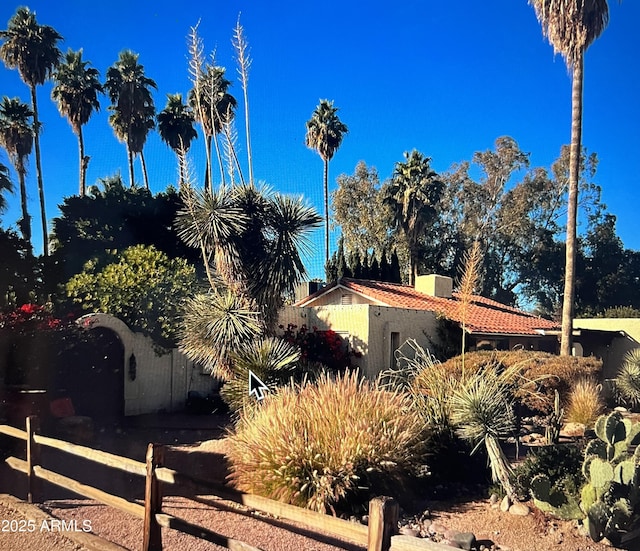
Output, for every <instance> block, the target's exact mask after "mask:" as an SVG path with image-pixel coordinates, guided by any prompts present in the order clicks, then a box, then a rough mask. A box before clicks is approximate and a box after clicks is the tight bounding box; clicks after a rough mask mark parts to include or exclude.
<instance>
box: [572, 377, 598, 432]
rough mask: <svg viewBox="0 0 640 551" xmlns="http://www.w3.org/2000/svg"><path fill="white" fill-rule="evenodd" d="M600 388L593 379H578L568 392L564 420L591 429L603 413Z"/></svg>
mask: <svg viewBox="0 0 640 551" xmlns="http://www.w3.org/2000/svg"><path fill="white" fill-rule="evenodd" d="M601 391H602V387H601V385H599V384H598V383H597V382H596V381H594V380H593V379H586V378H585V379H579V380H578V381H576V383H575V384H574V386H573V388H572V389H571V390H570V392H569V400H568V404H567V407H566V414H565V420H566V421H568V422H570V423H581V424H583V425H584V426H585V427H593V425H594V423H595V422H596V419H597V418H598V417H600V415H602V413H603V412H604V403H603V401H602V394H601Z"/></svg>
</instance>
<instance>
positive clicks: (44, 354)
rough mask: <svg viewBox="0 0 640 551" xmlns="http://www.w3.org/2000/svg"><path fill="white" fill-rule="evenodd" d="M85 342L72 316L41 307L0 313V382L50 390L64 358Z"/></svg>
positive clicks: (29, 307)
mask: <svg viewBox="0 0 640 551" xmlns="http://www.w3.org/2000/svg"><path fill="white" fill-rule="evenodd" d="M83 338H86V336H85V335H84V332H83V331H82V329H81V328H79V327H78V326H77V325H76V323H75V319H74V316H73V315H68V316H64V317H57V316H55V315H54V314H53V313H52V312H51V310H50V309H49V308H47V307H45V306H41V305H38V304H23V305H22V306H19V307H18V308H14V309H12V310H7V311H4V312H0V381H2V382H4V383H5V384H6V385H22V386H27V387H32V388H50V387H51V385H52V384H54V380H53V379H54V378H55V376H56V373H57V371H58V370H59V369H60V368H61V367H60V363H61V358H62V356H63V355H64V354H65V352H67V351H68V350H69V349H70V348H71V347H72V346H73V345H74V344H75V343H77V342H78V341H79V340H80V339H83Z"/></svg>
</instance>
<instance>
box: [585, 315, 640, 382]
mask: <svg viewBox="0 0 640 551" xmlns="http://www.w3.org/2000/svg"><path fill="white" fill-rule="evenodd" d="M573 327H574V328H575V329H592V330H599V331H622V332H624V335H621V336H619V337H615V338H614V339H613V340H612V342H611V345H610V346H608V347H601V348H600V349H598V350H597V352H596V355H598V356H599V357H600V358H601V359H602V363H603V365H602V374H603V377H604V378H605V379H613V378H614V377H615V376H616V373H617V371H618V369H619V367H620V366H621V365H622V362H623V361H624V357H625V355H626V354H627V352H629V350H632V349H634V348H638V347H640V318H578V319H575V320H574V321H573Z"/></svg>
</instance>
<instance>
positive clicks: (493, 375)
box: [450, 368, 517, 501]
mask: <svg viewBox="0 0 640 551" xmlns="http://www.w3.org/2000/svg"><path fill="white" fill-rule="evenodd" d="M450 407H451V421H452V422H453V423H454V424H455V425H456V426H457V433H458V435H459V436H460V437H461V438H463V439H464V440H467V441H468V442H470V443H471V444H472V445H474V446H475V447H474V450H473V451H475V450H477V449H478V447H479V446H481V445H482V444H483V443H484V445H485V447H486V449H487V454H488V456H489V463H490V465H491V475H492V479H493V481H494V482H497V483H499V484H500V485H501V486H502V488H503V489H504V491H505V493H506V494H507V495H508V496H509V498H511V499H512V500H513V501H517V492H516V491H515V489H514V487H513V484H512V478H513V471H512V469H511V465H510V463H509V460H508V459H507V457H506V456H505V454H504V452H503V450H502V447H501V446H500V439H501V438H504V437H507V436H509V435H510V434H512V433H513V430H514V427H515V415H514V412H513V374H511V373H508V370H507V371H504V372H502V373H498V371H497V370H495V369H491V368H489V369H485V370H482V371H477V372H475V373H473V374H472V375H470V376H469V378H468V379H467V380H465V381H463V382H462V384H460V385H459V386H458V388H456V389H455V390H454V392H453V395H452V396H451V398H450ZM472 453H473V452H472Z"/></svg>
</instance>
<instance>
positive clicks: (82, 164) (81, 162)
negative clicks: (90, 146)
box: [76, 126, 89, 197]
mask: <svg viewBox="0 0 640 551" xmlns="http://www.w3.org/2000/svg"><path fill="white" fill-rule="evenodd" d="M76 135H77V136H78V156H79V159H78V166H79V169H80V174H79V176H80V187H79V189H78V193H79V194H80V197H84V196H85V194H86V192H87V184H86V181H87V166H88V165H89V161H88V159H87V160H86V161H85V158H84V136H83V135H82V126H78V128H76Z"/></svg>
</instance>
